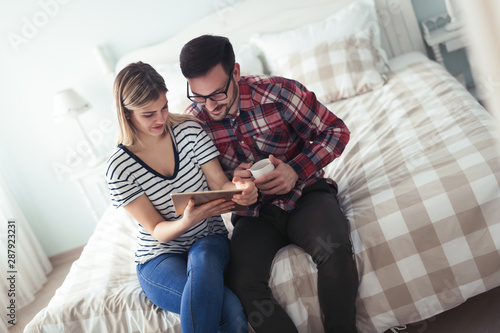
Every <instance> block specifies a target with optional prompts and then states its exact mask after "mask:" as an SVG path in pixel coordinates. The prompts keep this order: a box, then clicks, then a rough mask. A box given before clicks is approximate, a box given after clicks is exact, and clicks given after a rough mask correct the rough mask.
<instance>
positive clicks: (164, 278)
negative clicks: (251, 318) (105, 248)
mask: <svg viewBox="0 0 500 333" xmlns="http://www.w3.org/2000/svg"><path fill="white" fill-rule="evenodd" d="M228 265H229V239H227V237H225V236H221V235H210V236H207V237H204V238H202V239H200V240H198V241H197V242H196V243H194V244H193V246H192V247H191V249H190V250H189V252H188V253H185V254H172V253H165V254H162V255H160V256H158V257H156V258H153V259H151V260H150V261H148V262H146V263H144V264H139V265H137V276H138V278H139V283H140V284H141V287H142V290H143V291H144V293H145V294H146V296H147V297H148V298H149V300H151V302H153V303H154V304H156V305H157V306H158V307H160V308H162V309H164V310H166V311H170V312H173V313H178V314H180V317H181V329H182V332H183V333H188V332H197V333H199V332H210V333H214V332H231V333H237V332H242V333H246V332H247V331H248V326H247V319H246V316H245V314H244V312H243V307H242V306H241V303H240V300H239V299H238V297H236V295H235V294H234V293H233V292H232V291H231V290H230V289H229V288H228V287H226V286H225V285H224V272H225V271H226V269H227V267H228Z"/></svg>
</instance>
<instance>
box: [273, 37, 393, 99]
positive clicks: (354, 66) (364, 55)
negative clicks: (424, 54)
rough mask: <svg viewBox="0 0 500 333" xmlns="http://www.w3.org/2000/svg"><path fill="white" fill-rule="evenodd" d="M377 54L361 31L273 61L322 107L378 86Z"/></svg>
mask: <svg viewBox="0 0 500 333" xmlns="http://www.w3.org/2000/svg"><path fill="white" fill-rule="evenodd" d="M379 62H380V54H379V53H378V51H377V49H376V48H375V46H374V45H373V41H372V38H370V35H369V34H368V36H367V34H366V33H364V32H358V33H356V34H353V35H350V36H347V37H345V38H343V39H341V40H338V41H326V42H323V43H320V44H318V45H316V46H313V47H312V48H309V49H306V50H303V51H299V52H295V53H293V54H290V55H286V56H283V57H280V58H278V59H276V63H277V65H278V68H279V72H280V73H282V75H283V76H285V77H288V78H292V79H295V80H297V81H299V82H300V83H302V84H303V85H305V86H306V87H307V89H309V90H310V91H313V92H314V93H315V94H316V97H317V99H318V101H320V102H322V103H323V104H327V103H332V102H334V101H337V100H340V99H344V98H349V97H353V96H356V95H359V94H363V93H366V92H369V91H372V90H374V89H377V88H380V87H382V86H383V85H384V84H385V82H386V78H385V75H383V74H382V75H381V74H380V72H379V71H378V69H377V67H376V64H377V63H379Z"/></svg>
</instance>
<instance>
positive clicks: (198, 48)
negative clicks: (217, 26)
mask: <svg viewBox="0 0 500 333" xmlns="http://www.w3.org/2000/svg"><path fill="white" fill-rule="evenodd" d="M179 60H180V65H181V71H182V74H183V75H184V76H185V77H186V78H188V79H192V78H196V77H200V76H203V75H205V74H206V73H207V72H208V71H209V70H211V69H212V68H214V67H215V66H216V65H218V64H222V67H223V68H224V72H226V74H227V75H231V73H232V71H233V68H234V62H235V60H234V51H233V46H232V45H231V42H229V39H228V38H226V37H222V36H214V35H202V36H200V37H196V38H194V39H192V40H190V41H189V42H187V43H186V45H184V47H183V48H182V50H181V54H180V56H179Z"/></svg>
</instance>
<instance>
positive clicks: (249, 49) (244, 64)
mask: <svg viewBox="0 0 500 333" xmlns="http://www.w3.org/2000/svg"><path fill="white" fill-rule="evenodd" d="M233 49H234V56H235V58H236V62H237V63H239V64H240V69H241V75H258V74H264V66H263V65H262V61H261V59H260V58H261V57H262V52H260V49H258V48H257V47H255V46H254V45H250V44H243V45H236V46H234V47H233Z"/></svg>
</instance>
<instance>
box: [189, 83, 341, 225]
mask: <svg viewBox="0 0 500 333" xmlns="http://www.w3.org/2000/svg"><path fill="white" fill-rule="evenodd" d="M239 89H240V101H239V108H238V110H237V112H236V113H235V114H234V115H232V116H228V117H226V118H225V119H223V120H222V121H213V120H211V118H210V117H209V116H208V115H207V114H206V113H205V112H204V111H203V110H202V109H201V108H200V107H199V106H198V105H196V104H192V105H191V106H190V107H189V108H188V109H187V110H186V113H191V114H193V115H194V116H196V117H197V118H198V119H200V120H201V121H202V125H203V127H204V129H205V131H207V133H208V135H209V136H210V137H211V138H212V140H213V141H214V143H215V145H216V146H217V149H218V150H219V152H220V156H219V160H220V163H221V165H222V168H223V169H224V171H225V172H226V174H227V176H228V177H229V179H231V178H232V174H233V171H234V169H236V167H237V166H238V165H239V164H240V163H244V162H257V161H259V160H261V159H264V158H267V157H269V155H270V154H272V155H274V156H275V157H276V158H279V159H281V160H282V161H284V162H286V163H288V164H289V165H290V166H291V167H292V168H293V170H295V172H296V173H297V174H298V176H299V180H298V181H297V183H296V184H295V187H294V188H293V189H292V190H291V191H290V192H288V193H287V194H283V195H263V194H260V195H259V200H258V201H257V203H256V204H254V205H251V206H250V207H249V210H248V211H243V212H238V214H240V215H248V216H258V212H259V209H260V207H261V206H262V204H264V203H272V204H274V205H276V206H278V207H279V208H281V209H283V210H286V211H291V210H293V209H294V208H295V204H296V203H297V201H298V200H299V198H300V196H301V195H302V190H303V189H304V187H306V186H309V185H311V184H313V183H314V182H316V180H317V179H318V178H323V176H324V171H323V167H325V166H326V165H327V164H328V163H330V162H331V161H333V160H334V159H335V158H337V157H338V156H340V154H341V153H342V151H343V150H344V147H345V145H346V144H347V142H348V141H349V136H350V132H349V130H348V129H347V127H346V125H345V124H344V122H343V121H342V120H341V119H340V118H338V117H337V116H335V115H334V114H333V113H332V112H330V111H329V110H328V109H327V108H326V107H325V106H323V105H322V104H321V103H319V102H318V101H317V100H316V96H315V95H314V93H312V92H310V91H308V90H307V89H306V88H305V87H304V86H303V85H302V84H300V83H298V82H296V81H293V80H289V79H285V78H282V77H272V76H263V75H262V76H242V77H241V79H240V81H239ZM327 181H328V182H329V183H331V184H335V182H334V181H333V180H331V179H327Z"/></svg>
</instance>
